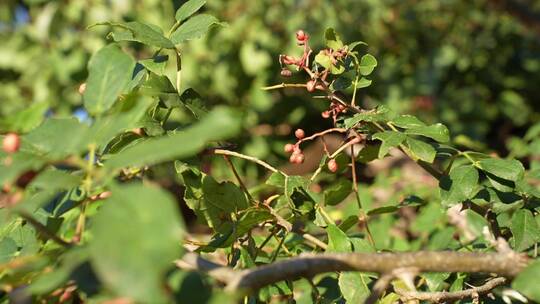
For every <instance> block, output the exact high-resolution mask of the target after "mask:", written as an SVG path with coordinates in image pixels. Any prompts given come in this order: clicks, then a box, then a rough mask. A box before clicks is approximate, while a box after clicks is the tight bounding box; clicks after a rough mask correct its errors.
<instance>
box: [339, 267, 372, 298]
mask: <svg viewBox="0 0 540 304" xmlns="http://www.w3.org/2000/svg"><path fill="white" fill-rule="evenodd" d="M370 282H371V279H370V278H369V277H368V276H367V275H365V274H361V273H359V272H352V271H347V272H342V273H340V274H339V279H338V284H339V289H340V290H341V293H342V294H343V297H344V298H345V300H347V303H364V300H365V299H367V297H368V296H369V295H370V293H371V291H370V289H369V287H368V284H369V283H370Z"/></svg>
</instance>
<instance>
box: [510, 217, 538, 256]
mask: <svg viewBox="0 0 540 304" xmlns="http://www.w3.org/2000/svg"><path fill="white" fill-rule="evenodd" d="M510 230H511V231H512V235H513V236H514V249H515V250H516V251H523V250H526V249H528V248H530V247H531V246H532V245H534V244H536V243H537V242H539V241H540V228H539V227H538V223H537V222H536V220H535V219H534V216H533V214H532V213H531V211H529V210H527V209H520V210H517V211H516V212H515V213H514V215H513V216H512V225H511V226H510Z"/></svg>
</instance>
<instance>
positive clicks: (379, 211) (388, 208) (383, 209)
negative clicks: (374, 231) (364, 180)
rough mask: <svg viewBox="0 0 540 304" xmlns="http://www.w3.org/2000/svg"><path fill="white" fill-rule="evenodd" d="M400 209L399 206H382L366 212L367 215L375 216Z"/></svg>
mask: <svg viewBox="0 0 540 304" xmlns="http://www.w3.org/2000/svg"><path fill="white" fill-rule="evenodd" d="M399 209H400V207H399V206H383V207H378V208H374V209H371V210H369V211H368V213H367V215H369V216H371V215H377V214H386V213H394V212H396V211H398V210H399Z"/></svg>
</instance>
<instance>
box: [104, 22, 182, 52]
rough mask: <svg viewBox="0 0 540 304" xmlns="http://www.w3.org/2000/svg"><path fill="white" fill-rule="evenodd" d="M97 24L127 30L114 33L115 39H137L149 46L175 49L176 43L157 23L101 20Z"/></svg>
mask: <svg viewBox="0 0 540 304" xmlns="http://www.w3.org/2000/svg"><path fill="white" fill-rule="evenodd" d="M96 25H110V26H113V27H119V28H122V29H124V30H127V32H124V33H121V34H115V33H112V37H113V39H114V40H115V41H136V42H140V43H143V44H146V45H149V46H155V47H159V48H164V49H174V44H173V43H172V42H171V41H170V40H169V39H167V38H166V37H165V36H164V35H163V32H162V30H161V29H160V28H159V27H157V26H155V25H153V26H152V25H148V24H144V23H141V22H137V21H132V22H127V23H121V22H101V23H98V24H96Z"/></svg>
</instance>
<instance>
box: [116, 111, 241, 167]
mask: <svg viewBox="0 0 540 304" xmlns="http://www.w3.org/2000/svg"><path fill="white" fill-rule="evenodd" d="M240 124H241V119H240V113H238V112H236V111H233V110H231V109H229V108H224V107H217V108H216V109H214V110H212V111H211V112H210V113H208V115H206V116H205V117H204V118H203V119H201V120H200V122H198V123H196V124H194V125H193V126H191V127H189V128H187V129H186V130H183V131H179V132H177V133H175V134H171V135H165V136H160V137H154V138H151V139H148V140H145V141H142V142H139V143H137V144H135V145H133V146H131V147H129V148H126V149H125V150H123V151H121V152H119V153H117V154H115V155H113V156H112V157H111V158H110V159H109V161H107V163H106V167H108V168H109V169H118V168H122V167H126V166H140V165H150V164H156V163H160V162H163V161H167V160H173V159H178V158H183V157H188V156H191V155H194V154H195V153H197V152H199V151H200V150H201V149H202V148H204V146H205V144H206V143H207V142H208V141H212V140H222V139H225V138H228V137H231V136H234V135H236V134H237V133H238V132H239V131H240Z"/></svg>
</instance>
